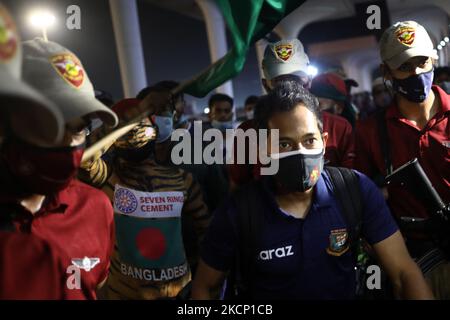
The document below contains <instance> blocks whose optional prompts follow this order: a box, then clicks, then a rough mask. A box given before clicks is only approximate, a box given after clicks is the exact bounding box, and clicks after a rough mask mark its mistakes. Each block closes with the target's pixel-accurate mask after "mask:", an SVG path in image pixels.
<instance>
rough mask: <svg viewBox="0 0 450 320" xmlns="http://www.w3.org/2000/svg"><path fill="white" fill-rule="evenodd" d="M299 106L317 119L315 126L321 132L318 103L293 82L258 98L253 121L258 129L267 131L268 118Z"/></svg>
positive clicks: (286, 83) (321, 122)
mask: <svg viewBox="0 0 450 320" xmlns="http://www.w3.org/2000/svg"><path fill="white" fill-rule="evenodd" d="M299 104H301V105H303V106H305V107H306V108H307V109H308V110H309V111H311V112H312V113H313V114H314V116H315V117H316V119H317V126H318V127H319V130H320V132H321V133H322V132H323V121H322V112H321V111H320V109H319V101H318V100H317V98H316V97H315V96H313V95H312V94H311V93H310V92H309V91H308V90H306V89H305V88H303V86H301V85H300V84H299V83H297V82H295V81H283V82H281V83H280V84H279V85H278V86H276V87H275V88H274V89H273V90H272V91H270V92H269V93H268V94H267V95H265V96H262V97H261V98H259V100H258V103H257V105H256V106H255V121H256V124H257V126H258V128H259V129H268V123H269V120H270V118H271V117H272V116H273V115H274V114H276V113H279V112H288V111H291V110H293V109H295V108H296V107H297V106H298V105H299Z"/></svg>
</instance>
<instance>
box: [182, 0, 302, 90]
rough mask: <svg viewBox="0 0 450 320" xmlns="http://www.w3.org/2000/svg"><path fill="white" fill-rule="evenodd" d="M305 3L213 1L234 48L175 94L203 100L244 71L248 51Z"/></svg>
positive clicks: (288, 0) (292, 0)
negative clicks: (223, 19)
mask: <svg viewBox="0 0 450 320" xmlns="http://www.w3.org/2000/svg"><path fill="white" fill-rule="evenodd" d="M305 1H306V0H252V1H244V0H216V3H217V5H218V6H219V8H220V11H221V12H222V14H223V16H224V18H225V21H226V23H227V26H228V29H229V30H230V32H231V36H232V41H233V48H232V49H231V50H230V51H229V52H228V53H227V54H226V55H225V56H224V57H223V58H221V59H220V60H218V61H216V62H215V63H214V64H212V65H211V66H209V67H208V68H207V69H206V70H204V71H203V72H201V73H200V74H199V75H197V76H196V77H194V78H193V79H192V80H190V81H188V82H185V83H183V84H181V86H180V87H179V88H177V91H183V92H185V93H187V94H190V95H192V96H195V97H204V96H206V95H207V94H208V93H209V92H210V91H211V90H213V89H215V88H217V87H218V86H220V85H221V84H223V83H224V82H226V81H228V80H229V79H231V78H233V77H234V76H236V75H237V74H239V73H240V72H241V71H242V68H243V67H244V63H245V59H246V57H247V52H248V49H249V47H250V46H251V45H253V44H254V43H255V42H256V41H258V40H259V39H261V38H263V37H264V36H265V35H266V34H268V33H269V32H271V31H272V29H273V28H274V27H275V26H276V25H277V24H278V23H279V22H280V21H281V20H282V19H283V18H284V17H285V16H287V15H288V14H289V13H291V12H292V11H293V10H294V9H296V8H298V7H299V6H300V5H301V4H302V3H304V2H305Z"/></svg>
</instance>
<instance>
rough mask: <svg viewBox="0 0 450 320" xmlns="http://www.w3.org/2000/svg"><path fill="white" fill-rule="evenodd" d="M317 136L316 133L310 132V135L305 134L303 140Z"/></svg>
mask: <svg viewBox="0 0 450 320" xmlns="http://www.w3.org/2000/svg"><path fill="white" fill-rule="evenodd" d="M315 136H316V134H315V133H314V132H309V133H305V134H304V135H303V136H302V138H310V137H315Z"/></svg>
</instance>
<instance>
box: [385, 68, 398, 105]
mask: <svg viewBox="0 0 450 320" xmlns="http://www.w3.org/2000/svg"><path fill="white" fill-rule="evenodd" d="M385 68H387V70H388V71H387V72H388V73H389V74H390V76H391V78H392V79H394V76H393V75H392V73H391V71H390V70H389V69H388V68H389V67H388V66H387V65H386V67H385ZM391 84H392V81H391ZM383 85H384V88H385V89H386V91H387V92H388V93H389V95H390V96H391V100H392V101H394V100H395V91H394V88H393V86H392V85H391V86H390V87H389V86H388V85H387V80H386V69H385V72H384V74H383Z"/></svg>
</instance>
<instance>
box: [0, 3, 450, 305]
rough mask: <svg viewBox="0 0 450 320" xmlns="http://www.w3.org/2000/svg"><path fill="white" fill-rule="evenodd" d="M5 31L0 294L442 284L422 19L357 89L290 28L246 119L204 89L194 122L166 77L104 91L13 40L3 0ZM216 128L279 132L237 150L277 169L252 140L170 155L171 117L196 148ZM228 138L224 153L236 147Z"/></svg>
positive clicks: (267, 59) (60, 61) (387, 47)
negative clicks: (111, 135) (322, 67)
mask: <svg viewBox="0 0 450 320" xmlns="http://www.w3.org/2000/svg"><path fill="white" fill-rule="evenodd" d="M0 31H2V33H1V34H2V36H1V37H0V79H1V82H0V101H1V107H0V114H1V120H2V121H1V123H0V180H1V183H0V299H125V300H129V299H145V300H171V299H182V300H187V299H194V300H197V299H244V298H252V299H314V300H317V299H318V300H322V299H327V300H329V299H373V298H380V299H391V298H397V299H433V298H437V299H450V262H449V261H450V224H449V221H448V220H447V218H450V210H449V208H450V207H449V205H448V204H449V203H450V123H449V115H450V95H449V94H448V93H447V92H449V88H450V71H449V68H448V67H440V68H437V67H436V68H435V67H434V66H435V65H436V64H437V59H438V56H437V54H436V52H435V50H434V49H433V43H432V41H431V39H430V37H429V35H428V33H427V31H426V30H425V29H424V28H423V27H422V26H421V25H419V24H418V23H416V22H414V21H404V22H398V23H395V24H394V25H392V26H390V27H389V28H388V29H386V31H385V32H384V34H383V36H382V37H381V40H380V58H381V61H382V64H381V66H380V70H381V74H382V76H381V77H379V78H376V79H374V81H373V86H372V92H371V93H370V95H371V97H368V96H366V97H365V98H362V96H359V97H357V96H353V97H352V95H351V92H350V89H351V87H354V86H356V85H357V84H356V83H355V82H354V81H352V80H351V79H346V78H345V77H343V76H342V75H340V74H338V73H336V72H332V71H330V72H325V73H323V74H319V75H317V76H315V77H314V78H312V77H311V76H310V75H309V74H308V66H309V58H308V56H307V54H306V53H305V50H304V48H303V45H302V43H301V42H300V41H299V40H298V39H293V40H291V39H283V40H281V41H279V42H275V43H270V44H268V46H267V48H266V49H265V52H264V59H263V61H262V70H263V71H264V78H263V79H262V85H263V87H264V88H265V90H266V91H267V94H265V95H263V96H254V95H252V96H249V97H248V99H246V101H245V108H244V111H245V116H244V117H243V118H242V119H240V120H241V121H236V120H234V119H235V118H236V117H235V115H234V110H235V106H234V99H233V97H230V96H227V95H225V94H220V93H217V94H213V95H211V97H210V99H209V105H208V107H209V110H210V112H209V114H208V117H209V119H208V121H203V123H202V129H201V132H200V134H201V136H198V134H199V133H198V132H197V131H196V123H193V122H192V121H190V120H189V118H188V115H187V114H186V108H185V99H184V98H185V97H184V95H183V93H180V92H177V91H176V90H175V89H176V88H177V87H178V85H179V83H178V82H175V81H172V80H167V81H162V82H159V83H156V84H154V85H151V86H149V87H147V88H143V89H142V91H141V92H139V94H138V95H137V96H136V98H132V99H123V100H120V101H117V102H114V101H113V99H112V97H111V96H110V95H109V94H107V93H106V92H100V91H95V90H94V87H93V85H92V83H91V81H90V80H89V77H88V74H87V71H86V70H85V69H84V67H83V64H82V63H81V61H80V60H79V59H78V58H77V56H76V55H75V53H73V52H72V51H70V50H69V49H67V48H65V47H63V46H61V45H60V44H57V43H55V42H51V41H45V40H43V39H35V40H31V41H25V42H22V41H21V39H20V36H19V33H18V31H17V28H16V26H15V23H14V20H13V18H12V17H11V16H10V14H9V13H8V11H7V9H6V8H5V7H3V6H1V5H0ZM137 111H138V112H140V113H142V111H145V112H146V115H145V116H142V117H140V120H139V121H138V123H137V124H136V125H134V126H132V128H131V129H130V130H128V131H127V132H126V133H125V134H123V135H121V136H120V137H116V138H115V139H113V140H110V141H109V142H108V143H103V146H102V148H100V149H99V150H98V151H97V152H96V153H95V154H94V155H93V156H90V157H89V158H86V157H84V151H85V150H86V149H87V148H88V147H90V146H92V145H95V144H96V143H99V142H101V139H102V136H101V133H102V132H105V131H104V130H103V128H105V127H106V128H109V129H108V130H109V131H108V132H111V131H112V130H113V128H114V127H116V126H118V127H120V128H122V127H123V126H124V125H126V124H128V121H129V119H131V118H133V117H134V115H135V113H136V112H137ZM211 129H216V130H218V131H219V132H220V134H221V135H222V137H223V138H224V140H226V139H228V138H229V137H228V135H227V132H229V131H230V130H236V129H241V130H242V131H243V132H248V131H249V130H251V129H255V130H268V131H277V132H278V136H279V139H278V141H276V142H275V143H276V146H275V147H274V143H273V141H269V140H271V138H270V137H271V136H270V137H269V138H267V139H268V141H261V138H260V139H259V140H258V143H257V144H251V143H250V142H248V141H247V142H246V148H245V150H246V152H247V153H249V150H251V148H257V147H258V146H257V145H259V144H262V143H267V145H269V146H270V147H269V148H268V149H267V156H268V157H269V158H270V161H276V162H277V163H278V165H279V168H278V171H277V172H276V173H275V174H274V175H263V174H261V172H262V171H261V169H262V168H263V167H264V166H266V164H264V163H262V162H261V161H258V162H257V163H250V162H249V161H248V159H249V154H246V155H245V156H244V158H245V159H246V161H245V162H244V163H237V162H236V161H235V162H234V163H230V162H227V161H223V162H218V163H205V162H198V161H188V162H186V163H182V164H175V163H174V162H173V161H172V157H171V151H172V150H173V148H174V146H175V144H176V142H175V141H174V140H173V139H171V137H172V135H173V133H174V132H175V130H182V132H185V133H186V134H190V136H191V137H193V139H192V141H191V143H192V148H191V149H192V153H191V157H192V158H193V160H194V158H196V156H197V155H198V153H200V154H201V155H202V154H203V151H204V150H206V149H208V145H207V143H206V142H205V141H204V135H205V134H206V132H207V131H208V130H211ZM196 139H199V140H200V141H201V143H200V144H199V147H197V146H196V145H195V140H196ZM232 139H233V141H231V143H233V142H234V143H235V144H236V141H237V140H236V139H235V138H234V137H232ZM226 145H228V143H227V142H224V143H223V144H222V149H223V154H220V155H218V156H219V158H222V159H226V158H227V159H228V158H230V157H234V158H235V159H236V158H238V157H239V154H237V152H238V150H240V149H238V148H233V149H232V154H231V155H230V154H228V153H227V150H226V149H227V148H226ZM216 151H217V150H216ZM219 151H222V150H219ZM200 157H201V156H200ZM216 158H217V157H216ZM414 159H417V161H416V162H414V161H413V160H414ZM409 163H415V164H416V166H417V164H420V166H421V168H422V169H421V170H422V171H421V172H422V173H425V175H426V176H427V177H428V179H429V180H430V181H431V185H432V187H434V190H433V191H434V192H435V194H437V195H438V196H439V197H440V198H441V200H442V201H441V203H443V205H442V206H441V207H439V208H436V205H435V204H434V203H430V202H429V201H431V200H430V199H421V197H420V196H418V195H417V193H419V194H420V193H422V194H426V193H427V192H430V190H424V189H421V188H423V184H419V183H418V182H417V181H415V180H414V181H413V182H410V181H409V180H408V178H410V176H411V174H410V173H409V175H410V176H406V177H405V175H404V174H403V175H402V170H399V169H402V168H404V167H405V165H407V164H409ZM407 168H410V167H409V166H408V167H407ZM408 172H409V171H408ZM399 175H400V176H401V177H402V178H404V179H405V180H402V183H395V181H394V180H395V179H394V180H393V179H391V177H393V176H395V177H398V176H399ZM404 181H406V183H405V182H404ZM411 181H412V180H411ZM411 186H412V189H416V190H415V191H416V193H415V192H414V191H412V190H411V188H408V187H411ZM427 201H428V202H427ZM369 264H372V265H377V266H379V267H380V270H381V275H382V276H383V277H382V284H381V287H378V288H376V290H375V291H376V293H377V294H374V291H373V290H370V288H368V286H367V283H366V278H367V276H368V271H367V269H368V266H369Z"/></svg>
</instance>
